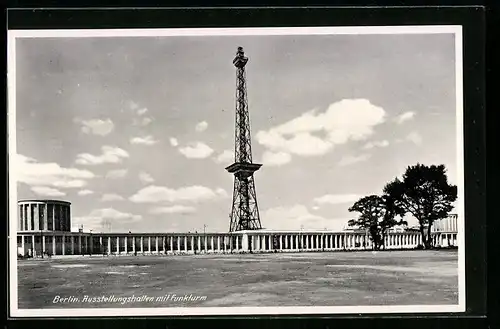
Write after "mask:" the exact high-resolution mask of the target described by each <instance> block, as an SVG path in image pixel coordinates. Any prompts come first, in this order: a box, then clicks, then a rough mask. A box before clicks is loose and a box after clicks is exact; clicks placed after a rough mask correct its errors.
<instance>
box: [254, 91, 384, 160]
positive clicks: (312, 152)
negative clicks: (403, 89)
mask: <svg viewBox="0 0 500 329" xmlns="http://www.w3.org/2000/svg"><path fill="white" fill-rule="evenodd" d="M385 115H386V113H385V111H384V109H382V108H381V107H378V106H375V105H373V104H371V103H370V101H368V100H366V99H344V100H341V101H339V102H336V103H333V104H330V106H329V107H328V108H327V110H326V111H325V112H322V113H316V110H313V111H309V112H306V113H304V114H302V115H301V116H299V117H297V118H295V119H292V120H290V121H288V122H286V123H284V124H281V125H278V126H276V127H273V128H271V129H269V130H267V131H259V132H258V133H257V135H256V139H257V142H258V143H260V144H261V145H263V146H265V147H266V148H268V150H270V151H273V152H283V153H288V154H290V155H298V156H304V157H307V156H319V155H322V154H325V153H327V152H328V151H330V150H331V149H332V148H333V147H334V145H338V144H344V143H347V142H348V141H350V140H355V141H358V140H364V139H366V138H368V137H369V136H370V135H372V134H373V132H374V128H375V127H376V126H377V125H379V124H381V123H383V122H384V121H385ZM314 134H321V135H325V137H318V136H317V135H314Z"/></svg>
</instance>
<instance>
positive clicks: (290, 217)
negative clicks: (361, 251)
mask: <svg viewBox="0 0 500 329" xmlns="http://www.w3.org/2000/svg"><path fill="white" fill-rule="evenodd" d="M261 218H262V222H263V224H264V225H263V226H264V227H265V228H266V229H272V230H301V229H303V230H304V231H307V230H323V229H325V228H326V229H329V230H335V231H340V230H342V228H343V227H344V226H345V224H346V223H347V219H328V218H325V217H322V216H319V215H314V214H311V213H310V212H309V210H308V208H307V207H306V206H304V205H300V204H297V205H293V206H290V207H276V208H271V209H268V210H266V211H264V212H263V213H262V216H261Z"/></svg>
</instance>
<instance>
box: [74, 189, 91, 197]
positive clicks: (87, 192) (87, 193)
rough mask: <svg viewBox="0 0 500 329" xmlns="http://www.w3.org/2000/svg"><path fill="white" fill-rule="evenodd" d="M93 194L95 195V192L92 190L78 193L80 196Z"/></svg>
mask: <svg viewBox="0 0 500 329" xmlns="http://www.w3.org/2000/svg"><path fill="white" fill-rule="evenodd" d="M91 194H94V191H91V190H81V191H78V195H82V196H84V195H91Z"/></svg>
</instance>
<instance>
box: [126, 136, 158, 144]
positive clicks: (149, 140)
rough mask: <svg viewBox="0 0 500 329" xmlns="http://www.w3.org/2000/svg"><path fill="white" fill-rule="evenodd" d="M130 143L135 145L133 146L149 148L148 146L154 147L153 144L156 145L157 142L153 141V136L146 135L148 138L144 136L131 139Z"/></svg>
mask: <svg viewBox="0 0 500 329" xmlns="http://www.w3.org/2000/svg"><path fill="white" fill-rule="evenodd" d="M130 143H131V144H135V145H148V146H150V145H154V144H156V143H158V141H157V140H155V139H154V138H153V136H151V135H148V136H144V137H134V138H131V139H130Z"/></svg>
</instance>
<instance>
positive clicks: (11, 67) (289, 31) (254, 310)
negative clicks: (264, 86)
mask: <svg viewBox="0 0 500 329" xmlns="http://www.w3.org/2000/svg"><path fill="white" fill-rule="evenodd" d="M332 34H337V35H338V34H344V35H358V34H363V35H368V34H371V35H374V34H380V35H382V34H389V35H390V34H454V35H455V63H456V71H455V79H456V112H457V130H456V132H457V161H458V162H457V175H458V176H459V182H458V184H457V185H458V195H459V202H458V205H457V214H458V237H457V239H458V241H457V242H458V271H459V273H458V291H459V301H458V304H457V305H404V306H403V305H395V306H389V305H387V306H384V305H381V306H362V305H359V306H304V307H303V306H296V307H295V306H294V307H171V308H153V307H151V308H126V310H127V317H129V316H200V315H280V314H283V315H295V314H360V313H366V314H372V313H387V314H394V313H455V312H464V311H465V302H466V299H465V297H466V296H465V288H466V285H465V236H464V234H465V220H464V215H465V212H464V207H465V205H464V203H465V201H464V198H463V196H464V193H465V188H464V151H463V149H464V144H463V142H464V141H463V54H462V52H463V48H462V46H463V43H462V42H463V41H462V26H459V25H434V26H431V25H429V26H428V25H421V26H356V27H289V28H284V27H280V28H187V29H186V28H174V29H106V30H103V29H89V30H87V29H85V30H82V29H75V30H9V31H8V32H7V35H8V42H7V56H8V58H7V80H8V81H7V86H8V111H7V116H8V133H7V136H8V138H9V141H8V143H9V144H8V145H9V169H10V170H9V195H10V199H9V201H10V203H9V207H10V216H9V237H8V239H9V259H10V262H9V274H10V275H9V279H10V280H9V287H10V291H9V297H10V298H9V301H10V316H11V317H103V316H113V317H115V316H117V317H120V316H123V310H124V309H123V308H104V309H103V308H84V309H81V308H79V309H76V308H74V309H71V308H67V309H52V308H50V309H19V308H18V280H17V279H18V278H17V226H16V224H15V223H16V219H17V216H18V214H17V211H18V209H17V208H18V207H17V181H16V179H15V174H16V173H15V168H16V164H15V157H14V156H13V155H15V154H17V151H16V110H15V109H16V97H15V96H16V70H15V68H16V53H15V44H16V39H17V38H80V37H94V38H95V37H153V36H154V37H158V36H250V35H262V36H264V35H332ZM460 196H461V197H460Z"/></svg>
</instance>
